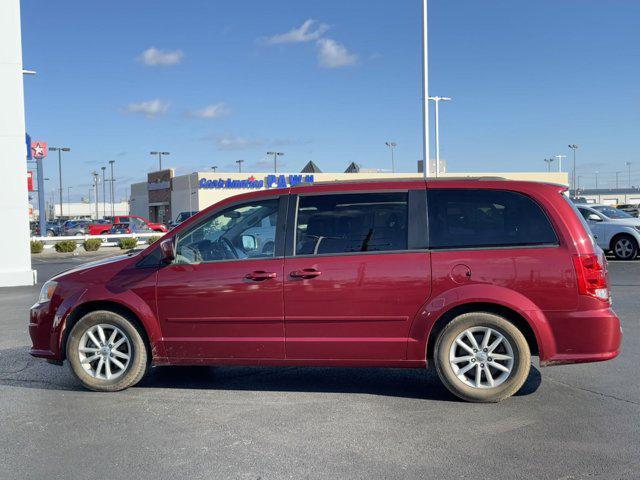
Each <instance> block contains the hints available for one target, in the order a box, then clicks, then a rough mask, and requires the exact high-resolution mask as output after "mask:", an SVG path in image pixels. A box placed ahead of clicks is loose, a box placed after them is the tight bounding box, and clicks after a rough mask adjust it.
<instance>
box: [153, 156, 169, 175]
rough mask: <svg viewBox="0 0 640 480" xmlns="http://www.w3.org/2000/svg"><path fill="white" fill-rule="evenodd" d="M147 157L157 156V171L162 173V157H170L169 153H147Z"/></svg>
mask: <svg viewBox="0 0 640 480" xmlns="http://www.w3.org/2000/svg"><path fill="white" fill-rule="evenodd" d="M149 155H157V156H158V171H159V172H160V171H162V157H163V156H167V155H171V152H149Z"/></svg>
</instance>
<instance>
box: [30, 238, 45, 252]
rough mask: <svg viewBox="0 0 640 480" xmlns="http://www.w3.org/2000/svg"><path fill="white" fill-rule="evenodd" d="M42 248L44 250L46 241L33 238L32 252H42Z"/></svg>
mask: <svg viewBox="0 0 640 480" xmlns="http://www.w3.org/2000/svg"><path fill="white" fill-rule="evenodd" d="M42 250H44V243H42V242H39V241H38V240H31V253H42Z"/></svg>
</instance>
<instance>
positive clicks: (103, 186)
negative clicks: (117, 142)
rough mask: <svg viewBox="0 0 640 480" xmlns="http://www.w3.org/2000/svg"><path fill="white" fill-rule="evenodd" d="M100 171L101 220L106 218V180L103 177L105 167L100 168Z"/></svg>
mask: <svg viewBox="0 0 640 480" xmlns="http://www.w3.org/2000/svg"><path fill="white" fill-rule="evenodd" d="M100 169H101V170H102V218H104V217H106V216H107V179H106V177H105V171H106V170H107V167H105V166H102V167H100Z"/></svg>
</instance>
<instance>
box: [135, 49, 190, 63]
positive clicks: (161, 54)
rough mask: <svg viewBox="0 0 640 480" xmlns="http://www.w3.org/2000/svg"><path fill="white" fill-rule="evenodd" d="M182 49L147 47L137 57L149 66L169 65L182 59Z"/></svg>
mask: <svg viewBox="0 0 640 480" xmlns="http://www.w3.org/2000/svg"><path fill="white" fill-rule="evenodd" d="M182 57H184V53H182V50H160V49H158V48H156V47H150V48H147V49H146V50H145V51H144V52H142V53H141V54H140V56H139V57H138V59H139V60H140V61H141V62H142V63H144V64H145V65H147V66H149V67H170V66H172V65H178V64H179V63H180V62H181V61H182Z"/></svg>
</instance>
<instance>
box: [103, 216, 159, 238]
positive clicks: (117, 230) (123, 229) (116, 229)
mask: <svg viewBox="0 0 640 480" xmlns="http://www.w3.org/2000/svg"><path fill="white" fill-rule="evenodd" d="M151 232H153V230H151V228H149V226H148V225H147V224H146V223H145V222H143V221H142V220H140V219H139V218H136V217H131V218H129V221H128V222H119V223H114V224H113V225H112V226H111V229H110V230H109V233H111V234H117V235H122V234H129V233H151Z"/></svg>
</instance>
